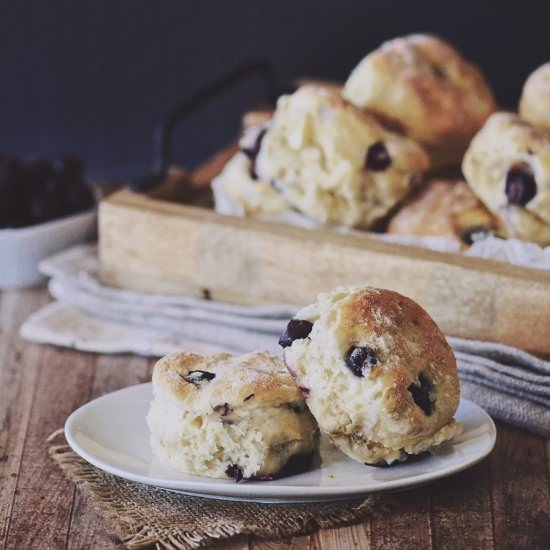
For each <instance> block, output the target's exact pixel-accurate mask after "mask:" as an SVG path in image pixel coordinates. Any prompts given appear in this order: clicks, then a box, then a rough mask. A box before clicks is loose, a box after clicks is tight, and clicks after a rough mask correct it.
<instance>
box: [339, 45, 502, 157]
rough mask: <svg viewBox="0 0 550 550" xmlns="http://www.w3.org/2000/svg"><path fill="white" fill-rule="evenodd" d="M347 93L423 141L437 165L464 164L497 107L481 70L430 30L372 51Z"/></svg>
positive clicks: (351, 79) (391, 124)
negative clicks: (476, 136) (472, 141)
mask: <svg viewBox="0 0 550 550" xmlns="http://www.w3.org/2000/svg"><path fill="white" fill-rule="evenodd" d="M343 94H344V97H346V98H347V99H349V100H350V101H351V102H352V103H354V104H355V105H357V106H358V107H360V108H362V109H367V110H368V111H370V112H372V113H374V114H375V115H376V116H377V117H379V118H380V119H381V120H382V121H383V122H385V123H386V124H387V126H388V127H390V128H393V129H395V130H396V131H399V132H401V133H403V134H404V135H406V136H408V137H410V138H412V139H415V140H417V141H419V142H420V143H422V144H423V145H424V146H425V147H426V149H427V151H428V152H429V153H430V156H431V157H432V165H433V167H441V166H446V165H459V164H460V161H461V159H462V155H463V154H464V151H465V150H466V147H467V146H468V143H469V141H470V139H471V138H472V136H473V135H474V134H475V133H476V131H477V130H478V129H479V128H480V127H481V126H482V125H483V123H484V122H485V119H486V118H487V117H488V116H489V115H490V114H491V113H492V112H493V111H494V110H495V100H494V97H493V94H492V93H491V90H490V89H489V86H488V85H487V82H486V81H485V79H484V77H483V75H482V74H481V71H480V70H479V69H478V68H477V67H476V66H475V65H473V64H471V63H469V62H467V61H466V60H465V59H464V58H463V57H462V56H461V55H460V53H459V52H457V51H456V50H455V49H454V48H453V47H452V46H450V45H449V44H448V43H446V42H444V41H443V40H441V39H439V38H436V37H435V36H430V35H424V34H413V35H410V36H406V37H403V38H396V39H394V40H390V41H388V42H385V43H384V44H382V45H381V46H380V47H379V48H378V49H377V50H375V51H373V52H372V53H370V54H369V55H367V56H366V57H365V58H364V59H363V60H362V61H361V62H360V63H359V65H358V66H357V67H356V68H355V69H354V70H353V72H352V73H351V75H350V76H349V78H348V80H347V82H346V85H345V87H344V92H343Z"/></svg>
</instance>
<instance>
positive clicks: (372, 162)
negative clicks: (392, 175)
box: [365, 141, 391, 172]
mask: <svg viewBox="0 0 550 550" xmlns="http://www.w3.org/2000/svg"><path fill="white" fill-rule="evenodd" d="M390 164H391V157H390V155H389V153H388V150H387V149H386V146H385V145H384V144H383V143H382V142H381V141H378V142H376V143H374V144H373V145H371V146H370V147H369V148H368V149H367V155H366V157H365V168H366V169H367V170H372V171H373V172H382V171H384V170H386V168H388V167H389V166H390Z"/></svg>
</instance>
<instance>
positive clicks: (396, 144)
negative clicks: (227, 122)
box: [254, 86, 429, 228]
mask: <svg viewBox="0 0 550 550" xmlns="http://www.w3.org/2000/svg"><path fill="white" fill-rule="evenodd" d="M254 166H255V172H256V174H257V176H258V178H259V180H260V181H262V182H266V183H265V185H267V182H268V183H269V185H270V186H271V187H272V188H273V189H275V190H276V191H277V192H278V193H279V194H280V195H281V197H283V198H284V200H285V201H287V202H288V204H289V205H290V207H291V208H293V209H295V210H296V211H298V212H300V213H302V214H304V215H305V216H307V217H308V218H310V219H312V220H315V221H316V222H318V223H320V224H325V225H342V226H347V227H359V228H369V227H371V226H372V225H373V223H374V222H376V221H377V220H379V219H380V218H382V217H383V216H385V215H386V214H387V213H388V211H389V210H390V209H391V208H392V207H394V206H395V205H396V204H397V203H398V202H399V201H401V200H402V199H403V198H404V197H405V196H406V195H407V194H408V193H409V191H410V190H411V189H412V188H413V186H414V184H415V183H416V182H417V181H418V180H419V177H420V175H421V174H422V173H423V172H424V171H425V170H426V169H427V168H428V166H429V159H428V157H427V154H426V153H425V152H424V150H423V149H422V148H421V147H420V146H419V145H418V144H416V143H415V142H413V141H412V140H410V139H407V138H404V137H402V136H399V135H397V134H394V133H392V132H389V131H387V130H385V129H384V128H383V127H382V126H381V125H380V124H379V123H378V122H377V121H376V120H375V119H374V118H373V117H371V116H369V115H368V114H366V113H364V112H362V111H361V110H359V109H357V108H356V107H354V106H353V105H351V104H350V103H348V102H347V101H345V100H344V99H342V97H341V96H340V95H339V94H337V93H335V92H334V91H331V90H329V89H326V88H322V87H319V86H304V87H302V88H299V89H298V90H297V91H296V92H295V93H293V94H292V95H286V96H282V97H281V98H279V100H278V102H277V109H276V110H275V113H274V115H273V119H272V120H271V122H270V124H269V126H268V127H267V129H266V132H265V135H264V136H263V139H262V141H261V144H260V146H259V147H258V153H257V156H256V157H255V164H254Z"/></svg>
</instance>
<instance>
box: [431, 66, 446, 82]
mask: <svg viewBox="0 0 550 550" xmlns="http://www.w3.org/2000/svg"><path fill="white" fill-rule="evenodd" d="M431 69H432V74H433V75H434V76H435V77H436V78H439V80H445V79H446V78H447V74H446V73H445V71H444V69H443V68H442V67H441V66H440V65H432V66H431Z"/></svg>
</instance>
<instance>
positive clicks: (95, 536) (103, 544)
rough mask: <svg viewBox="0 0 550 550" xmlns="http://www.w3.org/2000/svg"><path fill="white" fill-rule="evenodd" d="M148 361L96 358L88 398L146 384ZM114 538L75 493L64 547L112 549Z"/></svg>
mask: <svg viewBox="0 0 550 550" xmlns="http://www.w3.org/2000/svg"><path fill="white" fill-rule="evenodd" d="M151 362H152V361H151V360H149V359H145V358H143V357H131V356H114V357H106V356H98V357H97V361H96V364H95V376H94V382H93V386H92V390H91V395H90V398H92V399H93V398H96V397H99V396H101V395H103V394H105V393H109V392H112V391H116V390H119V389H121V388H124V387H126V386H129V385H132V384H140V383H143V382H148V381H149V380H150V379H151V377H150V364H151ZM117 542H118V539H117V537H116V535H114V533H113V527H112V524H111V522H110V521H109V520H107V519H105V518H103V517H101V516H100V515H99V514H98V513H97V512H96V511H95V509H94V506H93V505H92V503H91V502H90V501H89V499H88V498H86V497H84V496H83V495H82V494H81V493H80V492H78V491H77V493H76V495H75V499H74V505H73V508H72V514H71V522H70V530H69V533H68V537H67V548H69V549H71V550H72V549H74V550H80V549H82V550H84V549H90V550H95V549H96V548H97V549H103V548H105V549H107V548H112V547H113V544H116V543H117Z"/></svg>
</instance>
